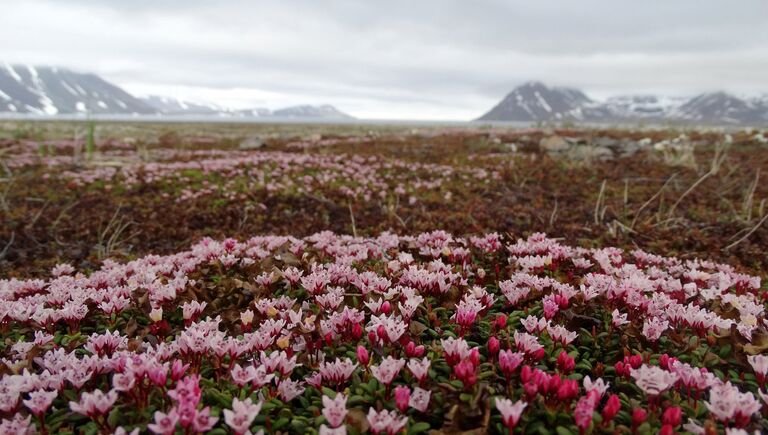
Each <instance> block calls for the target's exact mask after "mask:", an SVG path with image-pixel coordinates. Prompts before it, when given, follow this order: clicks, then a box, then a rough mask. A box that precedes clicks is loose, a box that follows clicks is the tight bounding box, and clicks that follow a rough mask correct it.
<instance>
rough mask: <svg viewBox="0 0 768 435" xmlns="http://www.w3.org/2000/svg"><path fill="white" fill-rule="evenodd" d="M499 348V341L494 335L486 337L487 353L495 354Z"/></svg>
mask: <svg viewBox="0 0 768 435" xmlns="http://www.w3.org/2000/svg"><path fill="white" fill-rule="evenodd" d="M500 349H501V343H499V339H498V338H496V337H491V338H489V339H488V353H489V354H490V355H496V354H497V353H499V350H500Z"/></svg>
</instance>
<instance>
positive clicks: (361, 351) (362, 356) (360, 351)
mask: <svg viewBox="0 0 768 435" xmlns="http://www.w3.org/2000/svg"><path fill="white" fill-rule="evenodd" d="M357 361H358V362H359V363H360V365H362V366H367V365H368V361H370V356H369V355H368V349H366V348H365V347H363V346H357Z"/></svg>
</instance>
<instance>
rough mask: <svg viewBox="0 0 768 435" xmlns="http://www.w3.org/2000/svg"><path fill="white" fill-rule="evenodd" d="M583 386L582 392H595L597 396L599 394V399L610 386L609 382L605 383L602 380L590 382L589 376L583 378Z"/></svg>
mask: <svg viewBox="0 0 768 435" xmlns="http://www.w3.org/2000/svg"><path fill="white" fill-rule="evenodd" d="M583 384H584V390H586V392H587V393H589V392H590V391H597V394H599V395H600V397H603V395H605V392H606V391H608V387H609V386H610V385H611V384H610V383H609V382H605V381H604V380H603V378H597V379H595V381H594V382H592V379H591V378H590V377H589V376H585V377H584V381H583Z"/></svg>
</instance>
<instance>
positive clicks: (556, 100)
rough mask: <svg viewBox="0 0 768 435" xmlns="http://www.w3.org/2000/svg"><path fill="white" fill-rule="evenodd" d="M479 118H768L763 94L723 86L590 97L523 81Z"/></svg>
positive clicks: (756, 121) (754, 121)
mask: <svg viewBox="0 0 768 435" xmlns="http://www.w3.org/2000/svg"><path fill="white" fill-rule="evenodd" d="M478 120H480V121H520V122H553V121H554V122H557V121H586V122H595V123H609V122H625V123H626V122H680V123H696V124H717V125H727V124H732V125H765V124H768V95H763V96H760V97H752V98H740V97H736V96H733V95H730V94H727V93H725V92H713V93H706V94H701V95H698V96H695V97H693V98H686V97H662V96H656V95H622V96H616V97H610V98H608V99H606V100H605V101H595V100H592V99H590V98H589V97H587V96H586V95H585V94H584V93H582V92H581V91H579V90H577V89H572V88H561V87H548V86H546V85H544V84H542V83H539V82H529V83H525V84H523V85H521V86H519V87H517V88H515V89H514V90H513V91H512V92H510V93H509V94H508V95H507V96H506V97H505V98H504V99H503V100H502V101H501V102H500V103H499V104H497V105H496V106H495V107H494V108H493V109H491V110H490V111H489V112H488V113H486V114H484V115H483V116H481V117H480V118H479V119H478Z"/></svg>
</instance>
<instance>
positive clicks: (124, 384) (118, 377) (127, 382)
mask: <svg viewBox="0 0 768 435" xmlns="http://www.w3.org/2000/svg"><path fill="white" fill-rule="evenodd" d="M134 385H136V376H135V375H134V374H133V373H115V374H114V376H112V387H113V388H114V389H115V390H117V391H123V392H127V391H131V390H132V389H133V387H134Z"/></svg>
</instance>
